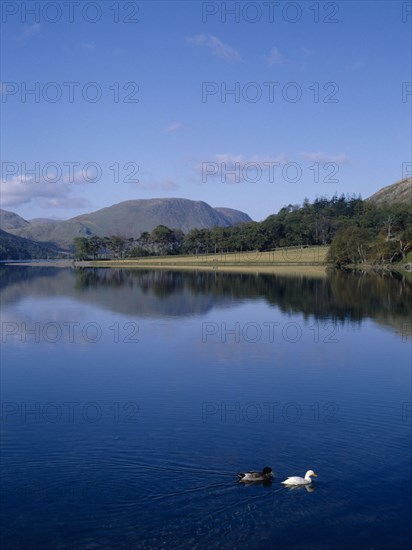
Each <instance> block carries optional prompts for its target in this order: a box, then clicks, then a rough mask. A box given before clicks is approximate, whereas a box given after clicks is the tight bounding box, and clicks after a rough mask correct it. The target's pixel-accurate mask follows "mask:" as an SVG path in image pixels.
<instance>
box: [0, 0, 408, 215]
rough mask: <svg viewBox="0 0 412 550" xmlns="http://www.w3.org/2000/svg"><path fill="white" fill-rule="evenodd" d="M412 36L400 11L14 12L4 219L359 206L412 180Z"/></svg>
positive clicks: (6, 17)
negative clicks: (117, 210)
mask: <svg viewBox="0 0 412 550" xmlns="http://www.w3.org/2000/svg"><path fill="white" fill-rule="evenodd" d="M96 6H97V7H96ZM46 8H47V9H46ZM27 9H29V11H33V10H34V13H29V12H26V11H25V10H27ZM230 10H231V11H232V13H229V11H230ZM316 10H317V11H316ZM233 12H234V13H233ZM116 18H117V19H118V21H117V20H116ZM94 19H96V21H94V22H93V20H94ZM127 19H128V20H129V21H126V20H127ZM411 22H412V5H411V3H410V2H397V1H390V2H385V1H380V2H346V1H345V2H312V1H310V2H306V1H302V2H281V1H279V2H269V3H268V2H266V3H264V2H263V3H262V2H222V3H221V2H190V1H185V2H156V1H154V2H138V1H136V2H115V1H110V2H104V1H102V2H87V1H81V2H74V3H73V4H72V7H71V12H70V11H69V8H68V5H67V2H66V3H60V2H25V3H24V2H7V1H6V2H3V3H2V44H1V45H2V54H1V55H2V59H1V61H2V70H1V81H2V86H1V110H2V126H1V131H2V146H1V153H2V155H1V156H2V180H1V199H2V202H1V204H2V207H3V208H6V209H7V210H12V211H14V212H17V213H18V214H20V215H22V216H23V217H25V218H29V219H30V218H34V217H48V218H69V217H73V216H76V215H78V214H82V213H85V212H89V211H92V210H97V209H99V208H102V207H104V206H109V205H111V204H114V203H118V202H121V201H124V200H129V199H138V198H143V199H145V198H152V197H185V198H189V199H194V200H203V201H206V202H208V203H209V204H211V205H212V206H227V207H232V208H237V209H240V210H243V211H245V212H247V213H248V214H249V215H250V216H251V217H252V218H253V219H256V220H261V219H264V218H265V217H266V216H268V215H269V214H271V213H274V212H277V211H278V210H279V209H280V208H281V207H282V206H284V205H286V204H289V203H292V204H294V203H302V201H303V199H304V198H305V197H308V198H309V199H311V200H313V199H314V198H316V197H317V196H320V195H326V196H329V197H330V196H332V195H333V194H334V193H338V194H341V193H345V194H346V193H350V194H352V193H356V194H361V195H362V197H364V198H365V197H367V196H369V195H371V194H372V193H374V192H375V191H376V190H378V189H379V188H380V187H382V186H385V185H389V184H391V183H394V182H395V181H398V180H399V179H401V178H402V177H403V176H406V175H411V174H410V173H411V171H412V167H411V164H410V162H411V161H410V151H411V105H412V86H411V84H410V83H411V81H412V76H411ZM68 83H72V84H68ZM116 83H117V84H116ZM28 90H35V91H36V93H35V94H33V93H32V94H30V93H27V92H28ZM230 90H233V93H230ZM36 94H38V95H37V96H36ZM96 94H97V95H96ZM402 94H403V95H402ZM99 96H100V97H99ZM136 100H137V101H136ZM36 180H37V181H36Z"/></svg>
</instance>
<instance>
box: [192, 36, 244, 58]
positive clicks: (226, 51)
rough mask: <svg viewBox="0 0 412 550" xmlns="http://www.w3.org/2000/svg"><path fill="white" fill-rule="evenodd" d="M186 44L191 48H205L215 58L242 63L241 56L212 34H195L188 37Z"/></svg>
mask: <svg viewBox="0 0 412 550" xmlns="http://www.w3.org/2000/svg"><path fill="white" fill-rule="evenodd" d="M186 40H187V42H188V43H189V44H191V45H192V46H201V47H203V46H204V47H205V48H207V49H208V50H210V51H211V52H212V54H213V55H215V56H216V57H220V58H221V59H224V60H225V61H229V62H232V63H233V62H240V61H243V58H242V56H241V54H240V53H239V52H238V50H236V49H235V48H232V46H230V45H229V44H225V43H224V42H222V41H221V40H220V38H218V37H217V36H213V35H212V34H197V35H194V36H188V37H187V38H186Z"/></svg>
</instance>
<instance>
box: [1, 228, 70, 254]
mask: <svg viewBox="0 0 412 550" xmlns="http://www.w3.org/2000/svg"><path fill="white" fill-rule="evenodd" d="M58 256H59V250H57V249H56V247H54V246H50V245H46V244H44V243H37V242H34V241H31V240H29V239H24V238H22V237H18V236H16V235H12V234H11V233H7V231H3V229H0V260H31V259H37V258H56V257H58Z"/></svg>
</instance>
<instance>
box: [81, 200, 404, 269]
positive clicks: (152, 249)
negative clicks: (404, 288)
mask: <svg viewBox="0 0 412 550" xmlns="http://www.w3.org/2000/svg"><path fill="white" fill-rule="evenodd" d="M313 245H330V249H329V257H328V259H329V261H330V262H333V263H335V264H336V265H345V264H356V263H393V262H398V261H401V260H404V259H405V258H406V255H407V253H408V251H409V250H412V209H411V208H410V205H408V204H405V203H398V204H384V205H377V204H376V203H374V202H371V201H364V200H362V199H361V198H360V197H354V196H351V197H345V196H343V195H342V196H340V197H338V196H334V197H332V198H331V199H327V198H324V197H322V198H317V199H316V200H315V201H314V202H313V203H311V202H309V200H307V199H305V201H304V202H303V204H302V205H288V206H286V207H284V208H282V209H281V210H280V211H279V212H278V213H277V214H273V215H271V216H269V217H268V218H266V219H265V220H264V221H262V222H249V223H242V224H238V225H235V226H232V227H213V228H212V229H193V230H191V231H189V232H188V233H186V234H184V233H183V232H182V231H181V230H175V229H171V228H168V227H165V226H163V225H159V226H157V227H156V228H155V229H153V231H151V232H150V233H148V232H144V233H142V234H141V235H140V237H139V238H138V239H125V238H123V237H120V236H110V237H98V236H92V237H77V238H76V239H75V246H76V257H77V258H78V259H105V258H106V259H109V258H137V257H143V256H153V255H155V256H156V255H158V256H164V255H172V254H210V253H222V252H240V251H247V250H259V251H265V250H273V249H276V248H279V247H286V246H313Z"/></svg>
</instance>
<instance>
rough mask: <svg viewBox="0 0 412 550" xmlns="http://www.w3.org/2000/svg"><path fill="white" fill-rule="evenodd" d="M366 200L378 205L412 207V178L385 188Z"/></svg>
mask: <svg viewBox="0 0 412 550" xmlns="http://www.w3.org/2000/svg"><path fill="white" fill-rule="evenodd" d="M366 200H367V201H372V202H375V203H376V204H383V203H391V204H394V203H405V204H409V205H410V206H412V178H406V179H403V180H401V181H398V182H397V183H393V184H392V185H388V186H386V187H383V188H382V189H379V191H377V192H376V193H374V194H373V195H371V196H370V197H369V198H367V199H366Z"/></svg>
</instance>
